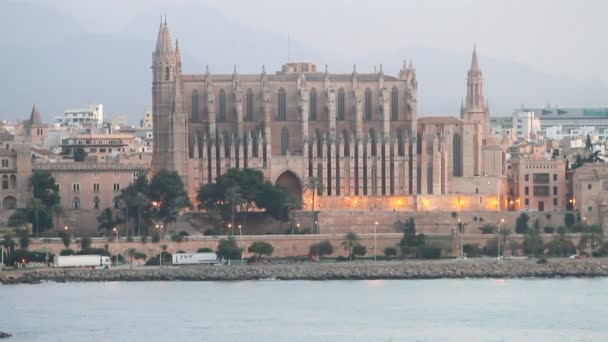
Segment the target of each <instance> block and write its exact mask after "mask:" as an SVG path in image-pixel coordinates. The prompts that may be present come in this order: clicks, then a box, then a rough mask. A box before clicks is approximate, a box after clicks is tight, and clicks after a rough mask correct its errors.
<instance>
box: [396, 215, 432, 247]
mask: <svg viewBox="0 0 608 342" xmlns="http://www.w3.org/2000/svg"><path fill="white" fill-rule="evenodd" d="M393 227H395V229H396V230H401V231H403V238H401V241H399V248H400V249H401V254H402V255H408V254H411V253H412V252H416V254H417V252H418V249H419V247H421V246H424V244H425V241H424V234H416V221H415V220H414V218H413V217H410V218H409V219H408V220H407V221H405V222H402V221H397V222H395V223H393Z"/></svg>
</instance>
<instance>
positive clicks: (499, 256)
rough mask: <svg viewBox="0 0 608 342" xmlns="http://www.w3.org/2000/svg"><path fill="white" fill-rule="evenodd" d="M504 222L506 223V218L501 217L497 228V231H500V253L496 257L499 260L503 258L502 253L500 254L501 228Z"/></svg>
mask: <svg viewBox="0 0 608 342" xmlns="http://www.w3.org/2000/svg"><path fill="white" fill-rule="evenodd" d="M504 223H505V219H504V218H501V219H500V221H499V224H498V229H497V230H496V232H497V233H498V253H497V256H496V257H497V258H498V260H500V259H502V257H501V256H502V255H501V254H500V240H501V236H500V234H501V233H500V230H501V227H502V226H503V224H504Z"/></svg>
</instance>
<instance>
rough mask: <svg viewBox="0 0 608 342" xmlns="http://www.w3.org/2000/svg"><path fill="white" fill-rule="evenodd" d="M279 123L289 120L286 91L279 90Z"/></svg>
mask: <svg viewBox="0 0 608 342" xmlns="http://www.w3.org/2000/svg"><path fill="white" fill-rule="evenodd" d="M278 104H279V117H278V120H279V121H285V120H287V99H286V98H285V89H283V88H281V89H279V101H278Z"/></svg>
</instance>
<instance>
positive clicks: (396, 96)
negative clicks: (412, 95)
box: [391, 87, 399, 121]
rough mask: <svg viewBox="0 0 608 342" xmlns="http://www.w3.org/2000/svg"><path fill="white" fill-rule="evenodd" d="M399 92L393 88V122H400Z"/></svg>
mask: <svg viewBox="0 0 608 342" xmlns="http://www.w3.org/2000/svg"><path fill="white" fill-rule="evenodd" d="M398 111H399V91H398V90H397V87H393V90H392V91H391V120H393V121H397V120H399V112H398Z"/></svg>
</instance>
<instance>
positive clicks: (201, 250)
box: [196, 247, 213, 253]
mask: <svg viewBox="0 0 608 342" xmlns="http://www.w3.org/2000/svg"><path fill="white" fill-rule="evenodd" d="M196 253H213V249H211V248H209V247H201V248H199V249H197V250H196Z"/></svg>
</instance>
